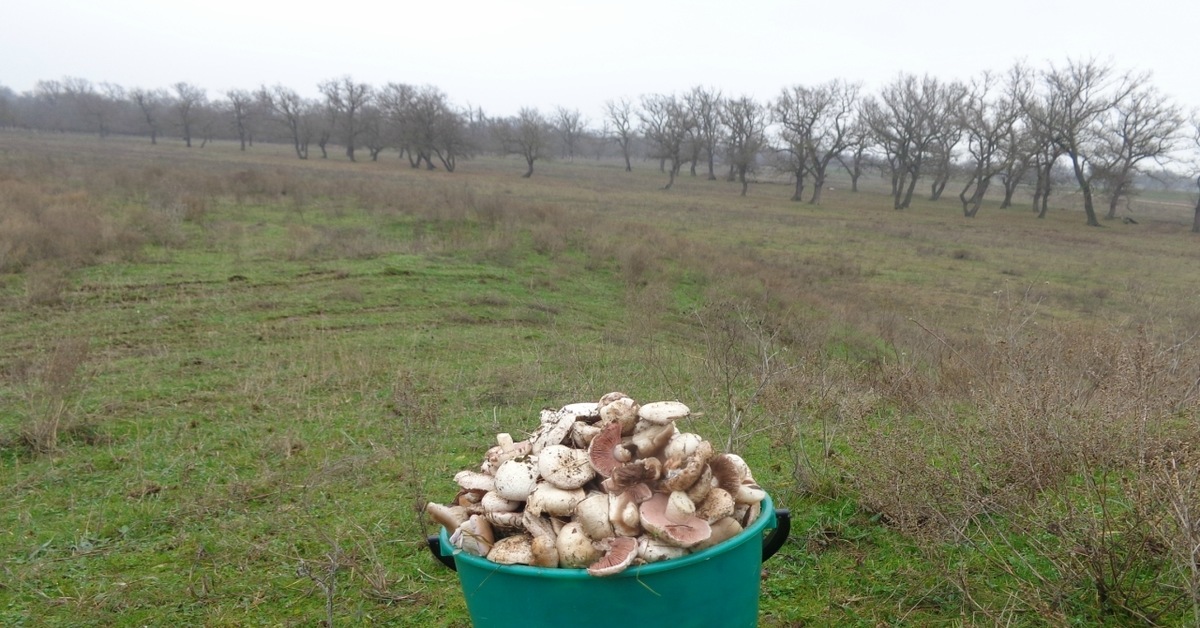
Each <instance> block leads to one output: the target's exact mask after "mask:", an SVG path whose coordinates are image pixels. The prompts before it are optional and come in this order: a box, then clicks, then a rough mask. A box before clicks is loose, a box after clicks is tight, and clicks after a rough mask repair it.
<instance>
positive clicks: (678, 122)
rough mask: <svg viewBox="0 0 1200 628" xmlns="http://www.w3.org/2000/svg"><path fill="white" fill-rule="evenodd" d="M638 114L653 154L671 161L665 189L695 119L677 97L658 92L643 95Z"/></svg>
mask: <svg viewBox="0 0 1200 628" xmlns="http://www.w3.org/2000/svg"><path fill="white" fill-rule="evenodd" d="M638 118H639V120H640V121H641V124H642V135H643V136H644V137H645V138H646V139H647V140H649V141H650V143H651V144H652V145H653V147H654V156H655V157H658V158H659V159H661V160H663V161H670V162H671V169H670V171H669V173H668V179H667V184H666V185H665V186H663V189H664V190H669V189H671V186H672V185H674V184H675V177H676V176H678V175H679V170H680V168H682V167H683V149H684V143H685V142H686V141H687V139H688V137H689V135H690V134H691V132H692V129H693V128H694V127H695V125H696V123H695V119H694V118H693V117H692V115H691V111H690V109H689V108H688V107H687V105H686V104H685V103H684V102H682V101H680V99H679V98H677V97H675V96H673V95H672V96H665V95H662V94H655V95H651V96H643V97H642V107H641V109H640V110H639V111H638Z"/></svg>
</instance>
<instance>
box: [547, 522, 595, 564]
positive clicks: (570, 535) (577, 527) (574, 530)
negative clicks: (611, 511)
mask: <svg viewBox="0 0 1200 628" xmlns="http://www.w3.org/2000/svg"><path fill="white" fill-rule="evenodd" d="M607 519H608V517H607V516H605V520H606V521H607ZM556 546H557V549H558V564H559V566H561V567H566V568H569V569H581V568H583V567H587V566H588V565H591V564H592V563H594V562H596V561H597V560H599V559H600V557H601V556H602V555H603V552H601V551H600V550H598V549H596V546H595V545H594V544H593V543H592V539H591V537H589V536H588V534H587V532H585V531H584V528H583V523H581V522H579V521H572V522H570V523H568V524H567V525H565V526H563V528H562V530H559V531H558V539H557V542H556Z"/></svg>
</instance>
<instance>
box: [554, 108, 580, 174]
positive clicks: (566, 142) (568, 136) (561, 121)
mask: <svg viewBox="0 0 1200 628" xmlns="http://www.w3.org/2000/svg"><path fill="white" fill-rule="evenodd" d="M586 126H587V122H586V121H584V119H583V116H582V115H580V113H579V110H578V109H567V108H566V107H558V108H557V109H555V110H554V130H555V131H556V132H558V136H559V137H560V138H561V139H562V143H563V151H564V152H565V153H566V157H567V159H568V160H569V161H575V150H576V149H577V148H578V147H579V139H580V138H581V137H583V133H584V128H585V127H586Z"/></svg>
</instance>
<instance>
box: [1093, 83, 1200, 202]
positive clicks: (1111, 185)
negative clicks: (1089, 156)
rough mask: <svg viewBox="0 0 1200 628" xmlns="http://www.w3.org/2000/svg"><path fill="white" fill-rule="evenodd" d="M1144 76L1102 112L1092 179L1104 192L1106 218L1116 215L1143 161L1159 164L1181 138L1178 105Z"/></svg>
mask: <svg viewBox="0 0 1200 628" xmlns="http://www.w3.org/2000/svg"><path fill="white" fill-rule="evenodd" d="M1148 80H1149V79H1148V77H1145V76H1142V77H1137V78H1135V79H1134V82H1135V83H1137V84H1138V87H1136V88H1135V89H1134V90H1132V91H1130V92H1129V93H1128V94H1126V95H1125V97H1124V98H1122V99H1120V100H1118V101H1117V102H1116V103H1115V104H1114V106H1113V108H1112V109H1111V110H1110V111H1109V112H1108V115H1107V116H1106V120H1105V123H1104V136H1103V139H1102V143H1101V149H1100V151H1099V155H1098V156H1097V159H1096V162H1097V163H1096V168H1097V169H1098V170H1099V172H1098V173H1097V176H1096V179H1097V180H1098V181H1099V183H1100V184H1101V186H1102V188H1103V191H1104V192H1105V194H1106V195H1107V196H1108V213H1107V214H1106V215H1105V218H1106V219H1108V220H1112V219H1114V218H1116V216H1117V205H1118V203H1119V202H1120V199H1121V198H1123V197H1126V198H1127V197H1128V196H1129V195H1130V194H1131V193H1132V191H1133V184H1134V177H1135V175H1137V174H1138V173H1139V172H1141V169H1140V166H1141V165H1142V164H1143V163H1144V162H1146V161H1152V162H1154V163H1157V164H1159V165H1161V163H1162V161H1163V160H1164V159H1166V158H1167V157H1168V156H1169V155H1170V153H1171V152H1172V151H1174V149H1175V148H1176V147H1177V146H1178V144H1179V140H1180V139H1182V137H1181V136H1180V134H1181V132H1182V130H1183V127H1184V121H1183V114H1182V113H1181V112H1180V110H1179V107H1177V106H1176V105H1174V104H1173V103H1171V102H1170V100H1169V99H1168V98H1167V97H1166V96H1165V95H1163V94H1162V93H1160V92H1159V91H1158V90H1157V89H1155V88H1154V87H1153V86H1152V85H1148V84H1146V83H1147V81H1148Z"/></svg>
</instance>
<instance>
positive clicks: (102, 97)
mask: <svg viewBox="0 0 1200 628" xmlns="http://www.w3.org/2000/svg"><path fill="white" fill-rule="evenodd" d="M61 85H62V93H63V95H64V96H65V97H66V98H67V100H68V101H69V102H71V104H72V105H73V106H74V109H75V112H76V115H77V116H78V117H79V119H80V121H81V122H82V123H83V126H84V127H86V128H89V130H91V131H92V132H93V133H96V134H97V135H99V136H100V137H108V135H109V133H110V132H111V130H112V129H111V126H112V123H113V118H114V117H115V115H116V111H117V105H118V104H119V103H120V102H122V101H124V100H125V89H124V88H122V87H121V86H120V85H115V84H112V83H100V84H99V85H93V84H92V82H91V81H89V80H87V79H83V78H78V77H73V76H68V77H66V78H64V79H63V80H62V83H61Z"/></svg>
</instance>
